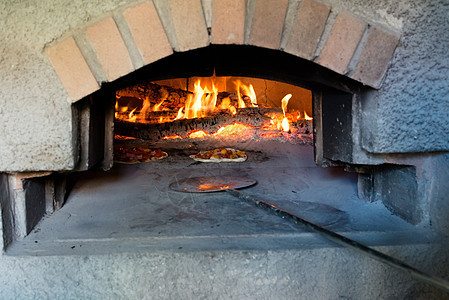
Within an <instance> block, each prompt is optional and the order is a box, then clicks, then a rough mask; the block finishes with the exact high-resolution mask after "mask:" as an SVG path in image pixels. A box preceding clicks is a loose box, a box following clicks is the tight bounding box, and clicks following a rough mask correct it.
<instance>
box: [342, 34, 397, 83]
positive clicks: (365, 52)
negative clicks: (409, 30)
mask: <svg viewBox="0 0 449 300" xmlns="http://www.w3.org/2000/svg"><path fill="white" fill-rule="evenodd" d="M398 41H399V36H397V35H395V34H391V33H388V32H386V31H384V30H382V29H380V28H377V27H373V28H371V30H370V32H369V35H368V39H367V41H366V43H365V45H364V47H363V49H362V52H361V54H360V58H359V60H358V62H357V65H356V67H355V71H354V73H353V74H352V75H351V78H353V79H355V80H357V81H360V82H362V83H363V84H366V85H369V86H371V87H374V88H379V87H380V85H381V83H382V79H383V77H384V75H385V72H386V71H387V67H388V64H389V62H390V60H391V58H392V57H393V53H394V50H395V49H396V46H397V44H398Z"/></svg>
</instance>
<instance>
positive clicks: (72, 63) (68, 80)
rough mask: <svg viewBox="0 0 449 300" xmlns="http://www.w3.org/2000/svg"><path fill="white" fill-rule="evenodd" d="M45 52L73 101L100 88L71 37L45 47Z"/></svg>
mask: <svg viewBox="0 0 449 300" xmlns="http://www.w3.org/2000/svg"><path fill="white" fill-rule="evenodd" d="M45 53H46V54H47V56H48V58H49V59H50V62H51V64H52V65H53V68H54V69H55V71H56V74H58V77H59V79H60V80H61V82H62V85H63V86H64V88H65V90H66V91H67V93H68V94H69V97H70V98H71V99H72V100H73V101H77V100H79V99H81V98H83V97H85V96H87V95H89V94H91V93H93V92H95V91H96V90H98V89H99V88H100V86H99V85H98V83H97V81H96V80H95V77H94V75H93V74H92V72H91V71H90V69H89V66H88V65H87V63H86V60H85V59H84V57H83V55H82V54H81V51H80V50H79V48H78V46H77V45H76V43H75V40H73V38H68V39H66V40H64V41H62V42H61V43H59V44H56V45H53V46H51V47H49V48H47V49H46V50H45Z"/></svg>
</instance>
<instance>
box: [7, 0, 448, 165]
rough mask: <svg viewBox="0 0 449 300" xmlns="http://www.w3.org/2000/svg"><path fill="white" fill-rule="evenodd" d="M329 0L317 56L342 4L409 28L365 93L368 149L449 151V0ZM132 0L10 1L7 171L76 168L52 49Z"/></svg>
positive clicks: (384, 23) (373, 20) (380, 22)
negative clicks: (377, 84) (378, 81)
mask: <svg viewBox="0 0 449 300" xmlns="http://www.w3.org/2000/svg"><path fill="white" fill-rule="evenodd" d="M250 2H251V3H252V2H253V1H250ZM322 2H323V3H326V4H328V5H329V6H330V7H331V13H330V15H329V19H328V22H327V25H326V28H325V30H324V33H323V37H324V38H323V39H322V40H321V42H320V44H319V45H318V49H317V52H316V54H319V53H320V51H321V50H322V49H323V47H324V44H325V41H326V37H327V36H329V34H330V31H331V28H332V25H333V23H334V22H335V19H336V18H337V15H338V13H339V12H349V13H351V14H353V15H354V16H356V17H357V18H360V19H362V20H365V21H369V24H372V25H376V26H380V27H381V28H386V29H387V31H388V30H394V31H395V32H399V33H401V35H402V36H401V39H400V44H399V46H398V48H397V49H396V52H395V56H394V58H393V61H392V63H391V67H390V69H389V70H388V72H387V74H386V78H385V82H384V84H383V86H382V87H381V89H380V90H379V91H373V92H371V93H367V94H366V95H365V97H364V105H363V109H362V119H363V122H365V124H366V125H367V126H364V129H363V130H362V145H363V147H364V148H365V149H366V150H368V151H370V152H375V153H391V152H416V151H418V152H419V151H435V150H447V149H449V139H448V138H447V136H448V134H449V117H448V111H449V99H448V97H449V84H448V79H447V74H448V71H449V70H448V68H449V66H448V65H449V61H448V60H449V58H448V56H447V53H446V48H447V45H448V42H449V40H448V39H449V37H448V35H447V32H448V30H449V25H448V22H447V16H448V12H449V7H448V4H447V1H445V0H439V1H431V2H429V1H424V0H422V1H412V0H409V1H405V0H403V1H399V2H397V1H392V0H382V1H368V2H367V1H355V0H323V1H322ZM128 3H129V4H135V3H136V1H127V0H122V1H119V0H107V1H88V2H86V1H81V0H79V1H62V0H60V1H51V2H42V1H37V0H22V1H14V2H11V1H9V2H2V3H0V28H2V30H1V31H0V38H1V40H2V41H3V43H1V45H0V86H1V89H0V132H1V134H0V171H25V170H70V169H72V168H73V167H74V163H75V157H74V153H75V152H76V151H75V150H76V149H73V148H74V145H75V144H74V143H73V139H75V138H76V135H74V134H73V133H72V131H73V129H74V128H72V127H73V125H72V121H73V120H72V113H71V101H70V100H69V97H68V94H67V92H66V91H65V89H64V88H63V86H62V84H61V83H60V81H59V78H58V76H57V75H56V73H55V71H54V69H53V67H52V65H51V63H50V61H49V59H48V58H47V57H46V56H45V54H44V51H43V50H44V48H45V46H46V45H48V44H49V43H51V42H52V41H54V40H56V39H60V38H61V37H63V36H65V35H69V34H70V33H71V32H74V31H77V30H80V28H83V27H85V26H86V25H87V24H94V23H95V22H96V21H98V20H101V19H104V18H105V17H106V16H108V15H110V14H111V12H113V11H114V10H116V9H117V8H119V7H123V6H126V5H127V4H128ZM203 3H210V0H203ZM295 5H296V7H297V5H298V1H290V6H289V7H290V8H291V7H293V8H294V7H295ZM206 7H209V6H206ZM249 7H251V5H249ZM206 11H207V10H206ZM287 18H292V16H291V15H287ZM206 19H210V16H207V15H206ZM208 22H210V21H208ZM429 113H430V114H431V116H430V117H429V116H428V114H429ZM405 118H407V121H404V120H405Z"/></svg>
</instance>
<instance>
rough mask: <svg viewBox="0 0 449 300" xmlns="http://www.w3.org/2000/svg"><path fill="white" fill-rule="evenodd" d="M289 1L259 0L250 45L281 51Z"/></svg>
mask: <svg viewBox="0 0 449 300" xmlns="http://www.w3.org/2000/svg"><path fill="white" fill-rule="evenodd" d="M287 6H288V0H276V1H273V0H258V1H257V2H256V10H255V13H254V17H253V24H252V28H251V34H250V44H251V45H255V46H260V47H266V48H270V49H279V46H280V43H281V38H282V29H283V27H284V20H285V15H286V14H287Z"/></svg>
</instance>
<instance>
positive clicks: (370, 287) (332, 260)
mask: <svg viewBox="0 0 449 300" xmlns="http://www.w3.org/2000/svg"><path fill="white" fill-rule="evenodd" d="M378 249H379V250H380V251H383V252H385V253H388V254H390V255H394V256H396V257H398V258H400V259H403V260H407V262H409V263H410V264H413V265H415V266H418V267H420V268H422V269H423V270H426V271H427V272H432V273H434V274H438V275H440V276H447V273H445V272H444V271H443V270H442V266H445V265H446V266H447V265H448V263H449V262H448V259H447V251H446V249H441V248H430V247H428V246H425V245H421V246H408V247H404V246H398V247H380V248H378ZM439 252H440V253H439ZM0 269H1V270H2V272H0V287H1V290H2V293H1V296H2V298H3V299H449V298H448V295H447V294H446V293H444V292H441V291H439V290H437V289H435V288H433V287H429V286H428V285H425V284H422V283H420V282H418V281H416V280H414V279H413V278H412V277H410V276H409V275H408V274H405V273H403V272H400V271H397V270H393V269H391V268H390V267H388V266H385V265H383V264H381V263H379V262H376V261H373V260H371V259H369V258H366V257H364V256H361V255H359V254H357V253H354V252H352V251H350V250H346V249H341V248H322V249H312V250H302V251H289V250H285V251H224V252H223V251H216V252H208V251H205V252H182V251H179V250H177V251H167V252H155V253H133V254H109V255H90V256H84V255H75V256H49V257H8V256H3V257H0ZM343 274H344V275H343Z"/></svg>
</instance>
